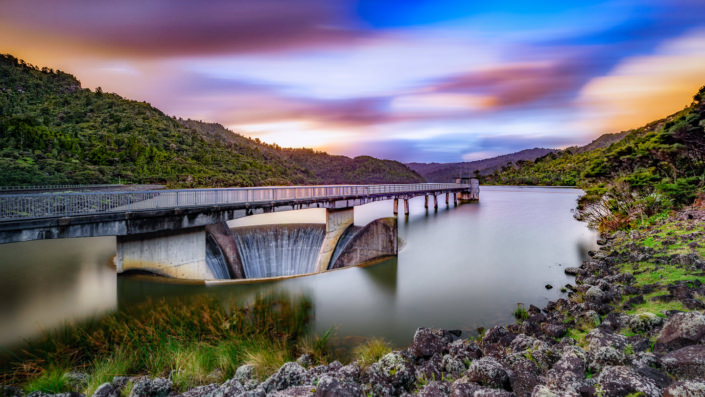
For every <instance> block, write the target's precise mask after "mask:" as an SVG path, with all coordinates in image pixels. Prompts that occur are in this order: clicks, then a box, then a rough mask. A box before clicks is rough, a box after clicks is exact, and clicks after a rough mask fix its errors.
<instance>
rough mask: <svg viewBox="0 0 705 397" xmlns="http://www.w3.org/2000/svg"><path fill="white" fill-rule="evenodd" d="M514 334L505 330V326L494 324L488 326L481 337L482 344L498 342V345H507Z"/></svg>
mask: <svg viewBox="0 0 705 397" xmlns="http://www.w3.org/2000/svg"><path fill="white" fill-rule="evenodd" d="M515 336H516V335H514V334H512V333H510V332H509V331H507V329H506V328H504V327H502V326H499V325H496V326H494V327H492V328H490V329H489V330H488V331H487V332H486V333H485V335H484V336H483V337H482V345H483V346H487V345H494V344H499V345H500V346H509V344H510V343H512V341H513V340H514V337H515Z"/></svg>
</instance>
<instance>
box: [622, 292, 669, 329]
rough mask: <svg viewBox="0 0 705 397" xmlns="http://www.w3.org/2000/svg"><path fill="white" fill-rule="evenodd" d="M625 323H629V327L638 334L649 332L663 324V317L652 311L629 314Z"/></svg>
mask: <svg viewBox="0 0 705 397" xmlns="http://www.w3.org/2000/svg"><path fill="white" fill-rule="evenodd" d="M640 297H641V296H640ZM627 324H629V328H630V329H631V330H632V331H633V332H636V333H638V334H640V333H645V332H651V330H653V329H654V328H656V327H658V326H660V325H661V324H663V318H662V317H659V316H657V315H656V314H654V313H649V312H645V313H639V314H635V315H633V316H630V317H629V320H627Z"/></svg>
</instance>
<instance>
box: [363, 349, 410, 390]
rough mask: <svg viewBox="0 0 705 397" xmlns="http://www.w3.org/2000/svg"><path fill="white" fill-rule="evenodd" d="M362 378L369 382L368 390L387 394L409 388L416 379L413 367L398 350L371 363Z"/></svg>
mask: <svg viewBox="0 0 705 397" xmlns="http://www.w3.org/2000/svg"><path fill="white" fill-rule="evenodd" d="M362 378H363V380H364V381H365V382H366V383H369V384H371V386H372V389H371V390H370V391H371V392H372V393H373V394H375V395H389V394H395V393H397V392H399V391H401V390H410V389H411V387H412V385H413V384H414V382H415V381H416V376H415V373H414V367H413V366H412V365H411V363H410V362H409V360H408V359H407V358H406V357H404V355H402V353H401V352H398V351H393V352H391V353H387V354H386V355H385V356H384V357H382V358H381V359H380V360H379V361H378V362H376V363H374V364H372V365H371V366H370V367H369V368H367V370H366V371H365V373H364V374H363V376H362ZM365 391H366V392H367V390H365Z"/></svg>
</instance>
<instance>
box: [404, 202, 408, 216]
mask: <svg viewBox="0 0 705 397" xmlns="http://www.w3.org/2000/svg"><path fill="white" fill-rule="evenodd" d="M404 215H406V216H409V199H404Z"/></svg>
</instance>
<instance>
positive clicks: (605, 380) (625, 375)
mask: <svg viewBox="0 0 705 397" xmlns="http://www.w3.org/2000/svg"><path fill="white" fill-rule="evenodd" d="M597 385H598V386H599V388H600V390H602V392H603V393H604V394H603V395H605V396H611V397H612V396H614V397H624V396H626V395H628V394H632V393H634V394H636V393H643V395H644V396H645V397H660V396H661V391H660V390H659V388H658V387H657V386H656V384H655V383H654V382H653V381H652V380H651V379H649V378H647V377H644V376H642V375H639V374H638V373H637V372H636V371H634V370H633V369H631V368H629V367H624V366H615V367H605V368H604V369H603V370H602V372H600V375H599V376H598V377H597Z"/></svg>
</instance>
